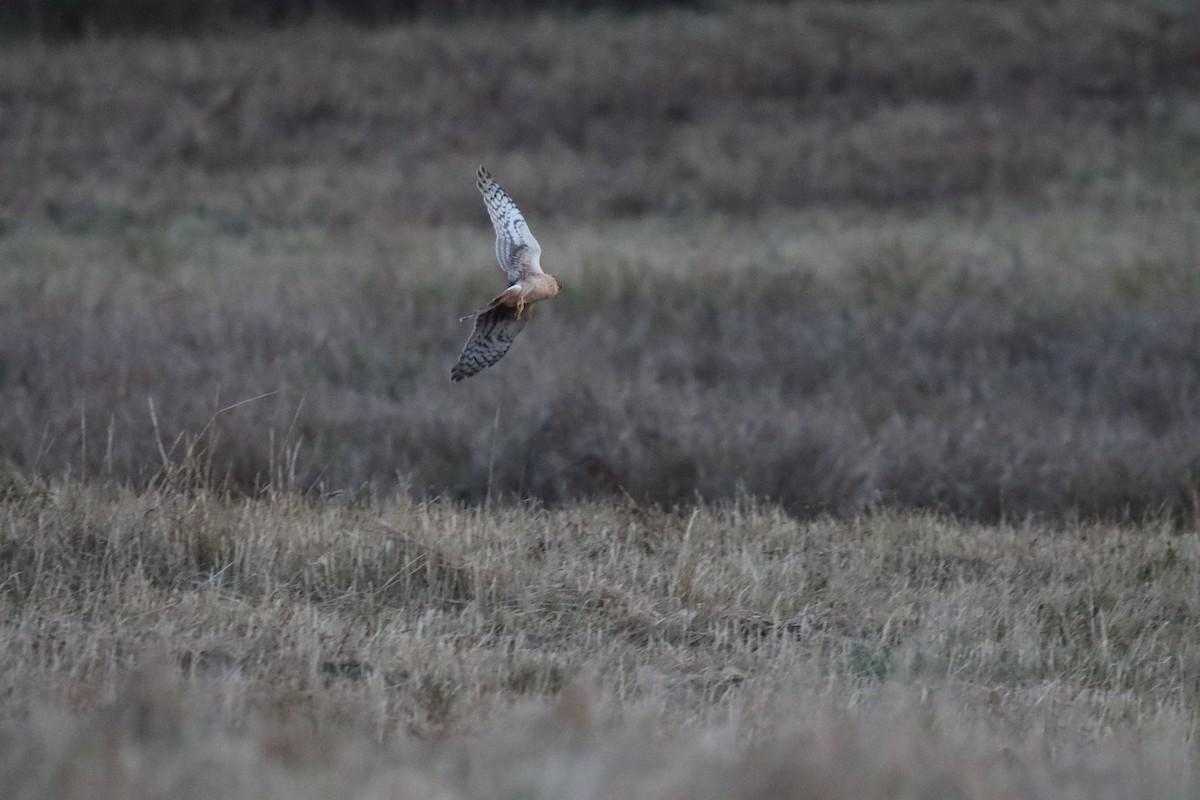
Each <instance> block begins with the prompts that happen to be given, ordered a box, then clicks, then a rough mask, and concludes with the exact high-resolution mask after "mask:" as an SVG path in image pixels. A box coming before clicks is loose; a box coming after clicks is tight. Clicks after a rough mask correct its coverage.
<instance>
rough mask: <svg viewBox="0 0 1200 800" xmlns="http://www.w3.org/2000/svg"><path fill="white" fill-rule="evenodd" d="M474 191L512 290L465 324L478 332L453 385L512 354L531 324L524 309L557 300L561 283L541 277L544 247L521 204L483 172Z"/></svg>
mask: <svg viewBox="0 0 1200 800" xmlns="http://www.w3.org/2000/svg"><path fill="white" fill-rule="evenodd" d="M477 177H478V180H476V181H475V185H476V186H478V187H479V191H480V192H482V193H483V203H484V205H486V206H487V210H488V216H489V217H491V218H492V227H494V228H495V229H496V259H497V260H498V261H499V262H500V269H502V270H504V274H505V275H507V276H508V280H509V281H510V282H511V284H512V285H511V286H509V287H508V288H507V289H505V290H504V291H503V292H501V293H500V294H499V295H498V296H497V297H496V298H495V299H494V300H492V301H491V302H490V303H488V304H487V305H486V306H484V307H483V308H481V309H479V310H478V311H476V312H475V313H474V314H468V315H467V316H465V317H463V318H462V320H459V321H460V322H462V321H463V320H468V319H471V318H472V317H474V318H475V330H473V331H472V332H471V338H469V339H467V343H466V344H465V345H464V346H463V349H462V353H460V354H459V356H458V363H457V364H455V365H454V366H453V367H451V368H450V380H452V381H455V382H457V381H461V380H462V379H463V378H469V377H471V376H472V375H474V374H475V373H477V372H479V371H480V370H482V369H486V368H487V367H490V366H491V365H492V364H495V363H496V362H497V361H499V360H500V359H501V357H503V356H504V354H505V353H507V352H508V348H509V347H511V346H512V342H513V339H514V338H516V335H517V334H518V333H520V332H521V328H524V327H525V323H526V322H528V321H529V312H527V311H526V310H525V307H526V306H531V305H533V304H534V303H536V302H538V301H539V300H546V299H547V298H550V297H554V295H556V294H558V291H559V289H561V288H562V281H560V280H559V279H558V278H556V277H554V276H553V275H547V274H546V273H544V272H542V265H541V263H540V260H541V255H542V247H541V245H539V244H538V242H537V239H535V238H533V234H532V233H530V231H529V226H528V225H527V224H525V218H524V217H522V216H521V212H520V210H519V209H518V208H517V204H516V203H514V202H513V200H512V198H511V197H509V196H508V194H507V193H506V192H505V191H504V190H503V189H501V188H500V184H498V183H496V182H495V181H494V180H492V176H491V175H489V174H488V171H487V170H486V169H484V168H483V167H480V168H479V172H478V175H477Z"/></svg>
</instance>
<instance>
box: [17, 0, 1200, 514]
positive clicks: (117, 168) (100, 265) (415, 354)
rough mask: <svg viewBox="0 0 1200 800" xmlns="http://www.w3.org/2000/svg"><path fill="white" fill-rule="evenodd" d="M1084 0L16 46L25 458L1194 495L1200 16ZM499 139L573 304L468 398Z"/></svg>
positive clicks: (567, 490) (487, 267) (481, 484)
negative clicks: (483, 176) (186, 459)
mask: <svg viewBox="0 0 1200 800" xmlns="http://www.w3.org/2000/svg"><path fill="white" fill-rule="evenodd" d="M1081 9H1082V7H1080V8H1079V9H1076V8H1075V7H1074V6H1071V5H1069V4H1068V5H1065V6H1060V7H1058V8H1056V9H1055V10H1047V9H1040V8H1034V7H1025V6H1021V5H986V6H985V5H980V6H971V7H969V8H966V7H964V8H963V9H961V10H959V11H957V12H955V14H954V15H952V19H946V18H945V13H946V11H945V8H944V6H942V5H940V4H921V3H918V4H911V5H896V6H887V7H885V6H841V5H827V4H814V5H802V6H796V7H783V8H781V7H748V8H745V9H741V10H739V11H736V12H729V13H722V14H715V15H699V16H689V15H684V14H671V15H665V16H664V15H658V16H649V17H639V18H633V19H628V20H620V21H617V20H609V21H603V22H602V21H600V20H596V19H586V20H581V21H576V22H551V21H548V20H533V21H520V22H498V21H497V22H492V23H489V24H487V25H481V26H467V25H464V26H461V27H445V26H434V25H423V26H417V27H414V28H406V29H396V30H389V31H382V32H375V33H366V32H351V31H341V32H336V31H304V32H290V33H281V34H271V35H261V36H256V37H253V38H241V39H239V38H226V39H213V40H202V41H174V42H149V41H148V42H139V43H137V44H136V45H131V44H130V43H127V42H112V43H104V42H99V43H83V44H79V45H72V46H63V47H56V48H53V49H46V48H43V47H37V46H33V45H28V46H21V47H15V48H11V49H9V50H6V52H5V53H4V55H3V56H0V81H2V84H0V101H2V102H3V103H4V106H5V114H4V116H3V122H0V177H2V180H0V215H2V218H3V224H4V229H5V231H6V233H5V234H4V235H3V236H0V259H2V260H3V262H4V263H5V265H6V273H5V279H4V289H5V291H4V298H5V299H4V301H3V302H2V303H0V330H2V331H3V336H0V404H2V405H3V406H4V407H5V409H6V413H5V415H4V416H3V419H0V452H2V453H3V455H4V457H5V458H6V459H7V460H8V462H9V463H10V464H13V465H15V466H17V467H18V468H20V469H25V470H34V471H37V472H39V473H42V474H60V473H61V472H62V471H64V470H68V469H69V470H71V471H72V472H74V473H75V474H79V475H87V476H94V475H103V476H105V477H115V478H119V479H121V480H129V481H133V482H135V483H138V484H140V485H146V484H147V483H148V482H149V481H151V480H153V479H154V478H155V476H156V475H157V474H158V473H159V472H160V471H161V470H162V469H163V468H164V467H165V466H166V464H164V458H165V461H166V462H172V461H174V460H177V459H178V458H179V457H180V454H181V452H183V451H184V450H186V449H188V447H191V448H193V449H197V448H198V449H199V450H201V451H203V453H204V459H203V461H204V463H205V464H206V465H207V466H208V468H209V474H208V475H207V476H206V477H205V479H206V480H211V481H216V482H217V484H218V485H224V486H228V487H231V488H234V489H236V490H239V491H249V492H253V491H256V490H258V489H261V488H262V487H264V486H266V485H268V484H275V485H279V483H280V481H281V480H287V481H290V483H289V484H288V485H290V486H292V487H294V488H298V489H300V490H305V491H310V490H324V491H326V492H332V491H347V490H349V491H357V490H359V489H360V488H362V487H364V486H368V485H371V486H376V487H383V486H387V485H391V484H392V482H394V481H395V480H396V479H397V478H399V479H400V480H401V481H402V482H403V483H404V484H406V485H407V486H408V487H410V488H411V489H412V490H413V491H415V492H416V493H417V494H418V495H419V496H422V497H432V496H449V497H453V498H457V499H462V500H469V501H480V500H483V499H485V498H487V497H493V498H495V497H508V498H527V497H535V498H539V499H542V500H545V501H551V502H562V501H566V500H570V499H573V498H580V497H596V496H604V495H611V496H625V495H629V496H632V497H633V498H636V499H637V500H638V501H646V502H657V503H662V504H666V505H674V504H679V503H691V502H693V501H695V500H697V499H702V500H709V501H716V500H721V499H728V498H734V497H738V496H743V495H750V496H753V497H757V498H763V499H768V500H771V501H775V502H778V503H781V504H782V505H783V506H784V507H785V508H787V509H788V510H789V511H792V512H794V513H797V514H812V513H818V512H825V511H833V512H838V513H850V512H857V511H861V510H864V509H868V508H874V507H879V506H885V507H909V508H927V509H930V508H931V509H938V510H945V511H951V512H954V513H956V514H959V515H965V516H970V517H975V518H980V519H998V518H1000V517H1003V516H1017V517H1020V516H1024V515H1026V514H1038V515H1048V516H1053V517H1059V518H1069V517H1073V516H1076V515H1084V516H1097V515H1100V516H1108V517H1140V516H1144V515H1146V514H1158V513H1163V512H1169V513H1174V514H1176V515H1180V516H1183V515H1186V514H1188V513H1189V508H1190V505H1191V502H1190V499H1189V489H1188V486H1187V485H1186V483H1185V480H1184V479H1185V475H1186V471H1187V465H1188V463H1189V460H1190V459H1191V458H1193V457H1195V454H1196V451H1197V448H1198V447H1200V359H1198V358H1197V350H1196V341H1197V339H1198V337H1200V313H1198V312H1197V309H1198V308H1200V279H1198V278H1197V275H1198V274H1200V268H1198V266H1197V252H1198V248H1197V246H1196V242H1197V228H1196V217H1195V212H1194V207H1195V206H1194V204H1195V195H1194V186H1195V181H1196V178H1197V174H1196V173H1195V164H1197V163H1200V159H1197V158H1196V155H1197V149H1196V148H1197V141H1196V139H1195V137H1194V136H1193V135H1192V134H1191V133H1189V130H1190V129H1189V127H1188V126H1189V123H1188V119H1190V117H1188V114H1191V113H1193V112H1194V109H1195V104H1196V102H1197V100H1196V96H1195V93H1194V87H1195V86H1196V85H1197V84H1196V81H1195V79H1196V69H1197V66H1196V62H1195V60H1194V53H1195V52H1196V50H1195V48H1196V47H1197V46H1198V45H1197V39H1196V32H1197V31H1200V20H1198V19H1197V18H1196V17H1195V15H1194V14H1192V13H1191V12H1189V11H1186V10H1184V7H1181V6H1163V7H1162V8H1161V9H1158V10H1154V11H1152V10H1151V9H1150V8H1149V7H1147V6H1121V5H1110V6H1104V7H1103V10H1102V12H1100V13H1095V14H1092V13H1090V12H1088V13H1087V15H1086V16H1084V12H1083V11H1082V10H1081ZM1193 23H1196V24H1193ZM750 42H753V44H754V46H753V47H749V45H748V43H750ZM478 161H484V162H486V163H488V164H489V165H491V166H492V167H493V168H494V171H495V173H496V174H497V175H498V176H501V179H502V181H503V183H504V184H505V185H506V186H507V187H508V188H509V189H510V191H511V192H512V193H513V194H514V195H515V196H516V198H517V199H518V201H519V202H520V203H521V205H522V207H523V208H524V210H525V212H526V214H527V216H528V217H529V218H530V219H531V220H532V221H533V226H534V229H535V231H536V232H537V233H538V235H539V236H540V237H541V238H542V239H543V242H544V244H545V250H546V261H547V263H548V264H550V265H551V266H552V268H553V270H554V271H555V272H556V274H562V275H563V277H564V279H565V281H566V284H567V291H566V292H565V293H564V295H563V297H562V298H560V302H558V303H557V304H556V308H555V309H554V310H548V312H547V313H546V314H545V315H544V318H543V319H541V320H539V322H538V324H537V325H535V326H532V327H531V328H530V331H529V334H528V335H527V336H524V337H523V339H522V341H520V342H518V344H517V347H516V349H515V351H514V353H513V354H512V355H510V357H509V358H508V359H506V360H505V362H504V364H503V365H502V367H501V368H498V369H496V370H493V371H491V372H490V373H489V374H487V375H484V376H480V378H479V380H477V381H472V382H471V383H469V384H466V385H464V386H462V387H456V388H452V387H450V386H448V385H445V383H446V381H445V373H446V369H447V365H448V364H449V363H451V362H452V361H453V358H454V354H455V353H456V352H457V348H458V346H459V345H460V344H461V340H462V338H463V336H464V335H465V331H464V330H463V329H462V328H461V327H459V326H457V325H455V324H454V320H455V319H456V318H457V317H458V316H461V314H463V313H465V311H467V310H469V309H470V307H471V306H472V304H473V303H475V302H476V298H477V297H478V296H480V295H481V294H486V293H487V291H490V288H491V287H492V286H493V285H495V284H497V283H498V273H497V272H496V271H495V269H494V266H493V265H492V264H491V263H489V262H490V251H491V247H490V245H491V242H490V232H489V231H488V229H487V222H486V217H485V215H484V213H483V210H482V207H481V203H480V202H479V198H478V196H477V193H476V192H475V191H474V189H473V187H472V185H471V175H472V173H473V170H474V166H475V164H476V162H478ZM460 221H461V222H464V223H465V222H468V221H469V222H470V223H471V224H470V225H469V226H467V227H463V226H461V225H460V224H459V223H460ZM434 222H436V223H438V224H436V225H431V224H430V223H434ZM431 276H432V279H431ZM457 289H461V291H459V290H457ZM534 350H536V351H537V352H540V353H541V355H542V358H540V359H538V361H539V363H543V364H544V363H550V364H554V365H557V366H556V367H555V368H554V369H553V371H552V372H549V373H543V374H537V375H534V374H531V371H530V366H529V365H530V364H532V363H533V361H532V359H530V358H528V357H527V356H528V354H529V353H530V351H534ZM522 353H524V354H525V355H524V356H523V355H522ZM263 395H267V396H265V397H262V399H259V400H255V401H253V402H250V403H245V404H244V405H241V406H238V407H237V408H233V409H230V410H228V411H224V412H221V409H223V408H225V407H226V406H230V405H232V404H234V403H238V402H242V401H246V400H248V399H250V398H255V397H260V396H263ZM151 401H153V403H154V405H155V410H156V420H155V419H152V417H151V414H150V408H149V405H150V402H151ZM218 412H220V413H218ZM285 473H286V474H285Z"/></svg>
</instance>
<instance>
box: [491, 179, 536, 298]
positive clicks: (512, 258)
mask: <svg viewBox="0 0 1200 800" xmlns="http://www.w3.org/2000/svg"><path fill="white" fill-rule="evenodd" d="M476 177H477V180H476V181H475V185H476V186H478V187H479V191H480V193H482V194H483V202H484V205H486V206H487V210H488V216H489V217H491V218H492V227H493V228H495V229H496V260H497V261H499V262H500V269H502V270H504V273H505V274H506V275H508V279H509V281H511V282H512V283H516V282H517V281H519V280H520V279H521V278H523V277H524V276H526V275H529V274H530V273H537V272H541V271H542V265H541V256H542V246H541V245H540V244H538V241H537V239H535V238H533V234H532V233H531V232H530V231H529V225H528V224H527V223H526V222H525V218H524V217H523V216H521V211H520V209H518V208H517V204H516V203H514V202H513V199H512V198H511V197H509V196H508V193H507V192H505V191H504V190H503V189H501V188H500V184H498V183H496V182H495V181H494V180H492V176H491V175H490V174H489V173H488V171H487V170H486V169H484V168H483V167H480V168H479V172H478V173H476Z"/></svg>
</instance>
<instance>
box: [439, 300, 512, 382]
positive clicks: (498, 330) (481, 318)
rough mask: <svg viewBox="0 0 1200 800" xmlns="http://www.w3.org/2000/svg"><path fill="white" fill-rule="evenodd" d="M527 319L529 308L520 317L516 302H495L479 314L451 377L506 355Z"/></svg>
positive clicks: (469, 372) (474, 370) (459, 376)
mask: <svg viewBox="0 0 1200 800" xmlns="http://www.w3.org/2000/svg"><path fill="white" fill-rule="evenodd" d="M528 321H529V312H528V311H526V312H525V313H524V314H522V315H521V317H520V318H519V319H518V317H517V309H516V306H496V307H495V308H492V309H488V310H487V311H481V312H480V313H478V314H476V315H475V330H473V331H471V338H469V339H467V343H466V344H465V345H463V349H462V352H461V353H460V354H459V356H458V363H457V364H455V365H454V366H453V367H451V368H450V380H452V381H454V382H455V383H458V382H459V381H461V380H462V379H463V378H469V377H471V376H472V375H474V374H475V373H477V372H479V371H480V370H483V369H486V368H488V367H490V366H491V365H492V364H495V363H496V362H497V361H499V360H500V359H501V358H503V357H504V354H505V353H507V352H508V348H509V347H511V346H512V343H513V339H514V338H516V335H517V334H518V333H520V332H521V328H524V327H525V323H526V322H528Z"/></svg>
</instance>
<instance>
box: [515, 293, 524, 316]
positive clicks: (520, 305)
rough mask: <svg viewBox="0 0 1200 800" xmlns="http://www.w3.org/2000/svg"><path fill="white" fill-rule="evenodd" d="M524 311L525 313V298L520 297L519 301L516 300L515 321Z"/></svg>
mask: <svg viewBox="0 0 1200 800" xmlns="http://www.w3.org/2000/svg"><path fill="white" fill-rule="evenodd" d="M524 311H525V298H524V297H522V298H520V299H519V300H517V319H520V318H521V314H522V313H524Z"/></svg>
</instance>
